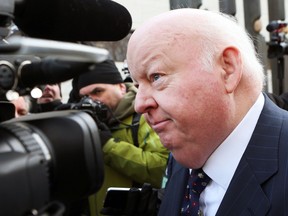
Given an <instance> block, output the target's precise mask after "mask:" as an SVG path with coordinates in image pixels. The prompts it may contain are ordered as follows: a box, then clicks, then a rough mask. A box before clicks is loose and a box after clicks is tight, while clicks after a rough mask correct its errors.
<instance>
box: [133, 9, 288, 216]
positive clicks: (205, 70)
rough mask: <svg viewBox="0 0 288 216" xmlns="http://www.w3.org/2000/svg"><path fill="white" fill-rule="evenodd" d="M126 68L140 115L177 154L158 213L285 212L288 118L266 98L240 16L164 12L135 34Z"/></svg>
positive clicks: (162, 215) (211, 215)
mask: <svg viewBox="0 0 288 216" xmlns="http://www.w3.org/2000/svg"><path fill="white" fill-rule="evenodd" d="M127 63H128V67H129V71H130V74H131V77H132V80H133V82H134V84H135V86H136V87H137V88H138V91H137V94H136V98H135V110H136V112H138V113H142V114H143V115H144V116H145V118H146V120H147V122H148V123H149V124H150V126H151V127H152V128H153V129H154V130H155V131H156V132H157V134H158V135H159V137H160V140H161V142H162V143H163V145H164V146H165V147H166V148H168V149H169V150H171V154H172V157H171V160H169V163H168V169H167V170H168V182H167V184H166V188H165V194H164V198H163V199H162V203H161V205H160V210H159V215H160V216H167V215H169V216H176V215H194V214H192V212H193V211H195V212H196V214H195V215H205V216H214V215H217V216H223V215H259V216H260V215H261V216H262V215H270V216H274V215H287V212H288V206H287V196H288V180H287V178H286V176H287V175H288V166H287V164H288V157H287V155H288V145H287V144H288V133H287V131H288V112H287V111H285V110H283V109H281V108H279V107H278V106H276V105H275V104H274V103H273V102H272V101H271V100H270V98H269V97H268V96H267V94H266V93H264V92H263V85H264V75H263V74H264V73H263V66H262V65H261V63H260V60H259V59H258V58H257V54H256V52H255V49H254V45H253V41H252V39H251V38H250V37H249V35H248V34H247V33H246V32H245V30H244V29H243V28H242V27H241V26H239V24H237V22H236V21H235V20H234V19H233V18H232V17H228V15H224V14H221V13H217V12H211V11H206V10H200V9H176V10H172V11H169V12H166V13H163V14H161V15H158V16H156V17H154V18H152V19H151V20H150V21H147V22H146V23H144V24H143V25H142V26H140V27H139V28H137V29H136V31H135V32H134V33H133V34H132V36H131V38H130V40H129V42H128V50H127ZM197 171H201V172H200V174H199V173H198V174H196V175H191V178H189V176H190V172H191V174H194V173H196V172H197ZM206 177H207V179H208V180H207V181H205V182H204V179H205V178H206ZM194 178H196V179H197V180H200V181H202V183H203V188H204V186H205V185H206V188H204V190H203V192H201V191H200V190H199V191H198V187H197V186H201V185H202V183H201V184H199V183H198V182H195V181H192V185H191V184H190V179H192V180H194ZM209 179H210V181H209ZM188 183H189V184H188ZM195 186H196V188H197V191H198V192H194V193H193V191H196V188H195ZM203 188H202V189H203ZM189 198H190V199H191V200H189ZM192 199H193V202H192ZM194 199H195V200H194ZM198 208H199V209H198ZM187 212H188V213H187Z"/></svg>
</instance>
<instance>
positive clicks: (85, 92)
mask: <svg viewBox="0 0 288 216" xmlns="http://www.w3.org/2000/svg"><path fill="white" fill-rule="evenodd" d="M79 93H80V96H81V97H83V96H89V97H91V98H92V99H93V100H98V101H101V102H102V103H104V104H105V105H107V106H108V107H109V108H110V109H112V110H115V109H116V107H117V105H118V103H119V102H120V100H121V99H122V98H123V96H124V94H125V93H126V87H125V84H123V83H121V84H102V83H97V84H91V85H88V86H85V87H83V88H81V89H80V91H79Z"/></svg>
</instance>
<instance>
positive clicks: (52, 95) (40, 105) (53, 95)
mask: <svg viewBox="0 0 288 216" xmlns="http://www.w3.org/2000/svg"><path fill="white" fill-rule="evenodd" d="M40 88H41V89H43V90H42V96H41V97H39V98H37V100H36V102H35V105H34V110H33V112H36V113H40V112H49V111H53V110H55V109H56V108H57V107H59V106H61V105H62V101H61V100H62V92H61V83H56V84H46V85H43V86H40Z"/></svg>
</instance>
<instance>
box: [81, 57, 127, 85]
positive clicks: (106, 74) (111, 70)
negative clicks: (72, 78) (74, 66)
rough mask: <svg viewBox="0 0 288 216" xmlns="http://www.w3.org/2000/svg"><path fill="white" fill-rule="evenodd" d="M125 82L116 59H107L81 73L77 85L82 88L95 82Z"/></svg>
mask: <svg viewBox="0 0 288 216" xmlns="http://www.w3.org/2000/svg"><path fill="white" fill-rule="evenodd" d="M123 82H124V81H123V79H122V76H121V74H120V72H119V70H118V68H117V67H116V65H115V63H114V61H112V60H106V61H104V62H101V63H98V64H95V66H93V68H92V69H91V70H90V71H88V72H86V73H83V74H81V75H80V76H79V77H78V86H77V87H78V89H79V90H80V89H81V88H83V87H85V86H88V85H91V84H95V83H106V84H117V83H123Z"/></svg>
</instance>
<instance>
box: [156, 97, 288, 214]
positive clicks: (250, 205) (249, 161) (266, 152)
mask: <svg viewBox="0 0 288 216" xmlns="http://www.w3.org/2000/svg"><path fill="white" fill-rule="evenodd" d="M227 163H229V161H227ZM168 172H169V179H168V183H167V185H166V188H165V195H164V198H163V200H162V203H161V206H160V210H159V216H176V215H179V212H180V208H181V203H182V199H183V194H184V188H185V185H186V181H187V175H188V169H187V168H184V167H183V166H181V165H180V164H178V163H177V162H176V161H175V160H174V159H173V158H172V160H171V161H170V162H169V165H168ZM238 215H241V216H249V215H255V216H263V215H270V216H281V215H283V216H284V215H285V216H287V215H288V112H287V111H284V110H282V109H280V108H279V107H277V106H276V105H275V104H274V103H273V102H272V101H271V100H270V99H269V98H268V97H267V96H266V95H265V104H264V108H263V110H262V113H261V115H260V118H259V120H258V123H257V125H256V128H255V130H254V132H253V135H252V137H251V140H250V142H249V144H248V146H247V149H246V150H245V152H244V154H243V156H242V158H241V160H240V163H239V165H238V167H237V169H236V172H235V174H234V176H233V178H232V180H231V183H230V185H229V187H228V190H227V192H226V194H225V196H224V198H223V200H222V202H221V204H220V206H219V209H218V211H217V214H216V216H238Z"/></svg>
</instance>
